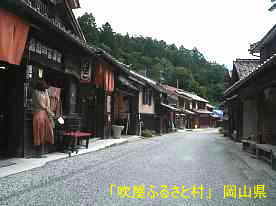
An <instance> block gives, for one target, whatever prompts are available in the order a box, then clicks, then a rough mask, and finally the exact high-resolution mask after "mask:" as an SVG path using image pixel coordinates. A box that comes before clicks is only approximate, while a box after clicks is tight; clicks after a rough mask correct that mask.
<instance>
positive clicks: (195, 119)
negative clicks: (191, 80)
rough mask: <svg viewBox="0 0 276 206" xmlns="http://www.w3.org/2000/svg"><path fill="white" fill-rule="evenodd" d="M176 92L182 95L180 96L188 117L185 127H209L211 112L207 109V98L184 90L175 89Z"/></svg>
mask: <svg viewBox="0 0 276 206" xmlns="http://www.w3.org/2000/svg"><path fill="white" fill-rule="evenodd" d="M177 93H178V94H180V95H181V96H183V97H184V98H182V99H183V101H184V111H185V112H186V113H187V114H188V115H189V116H188V117H189V118H187V128H191V129H197V128H206V127H211V114H212V112H210V111H208V110H207V103H208V100H206V99H204V98H202V97H200V96H198V95H196V94H194V93H191V92H187V91H184V90H177ZM180 104H181V103H180Z"/></svg>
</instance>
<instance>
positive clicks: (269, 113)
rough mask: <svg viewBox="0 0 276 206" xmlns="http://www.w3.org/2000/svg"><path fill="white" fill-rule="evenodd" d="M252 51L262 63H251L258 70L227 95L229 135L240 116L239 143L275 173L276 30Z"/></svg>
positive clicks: (251, 72)
mask: <svg viewBox="0 0 276 206" xmlns="http://www.w3.org/2000/svg"><path fill="white" fill-rule="evenodd" d="M249 51H250V53H251V54H253V55H254V56H259V57H260V59H259V60H252V61H254V62H257V65H258V66H254V69H251V70H250V72H247V75H245V76H244V77H243V78H241V79H239V80H237V81H236V82H232V83H233V84H232V85H231V86H230V87H229V88H228V89H227V90H226V91H225V93H224V97H225V101H226V104H225V107H227V108H228V110H230V112H228V113H229V120H231V121H229V122H230V123H229V130H230V135H231V131H232V130H231V129H232V128H233V127H234V126H233V125H234V123H235V121H233V120H236V119H235V114H237V113H239V120H236V121H237V122H238V123H236V127H235V129H236V130H237V132H235V133H236V134H237V138H236V139H237V140H238V141H242V142H243V146H244V147H243V148H244V149H250V151H251V152H253V153H254V154H256V156H257V158H259V157H263V159H265V160H267V161H268V162H269V163H270V164H271V165H272V168H273V169H276V138H275V137H276V129H275V123H276V117H275V114H276V107H275V105H276V98H275V94H276V92H275V91H276V89H275V88H276V84H275V75H276V74H275V63H276V56H275V54H274V53H275V51H276V26H274V27H273V28H272V29H271V30H270V31H269V32H268V33H267V34H266V35H265V36H264V37H263V38H262V39H261V40H260V41H259V42H257V43H255V44H252V45H251V46H250V49H249ZM235 69H236V70H237V68H235ZM234 72H236V71H234ZM238 108H240V110H238ZM231 110H232V111H231ZM233 122H234V123H233Z"/></svg>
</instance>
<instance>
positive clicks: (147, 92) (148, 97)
mask: <svg viewBox="0 0 276 206" xmlns="http://www.w3.org/2000/svg"><path fill="white" fill-rule="evenodd" d="M143 104H147V105H151V104H152V90H151V89H149V88H143Z"/></svg>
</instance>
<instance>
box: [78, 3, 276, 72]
mask: <svg viewBox="0 0 276 206" xmlns="http://www.w3.org/2000/svg"><path fill="white" fill-rule="evenodd" d="M80 3H81V7H82V8H81V9H77V10H75V14H76V15H77V16H79V15H82V14H83V13H84V12H92V13H93V15H94V16H95V18H96V22H97V25H98V26H101V25H102V24H104V23H105V22H109V23H110V24H111V25H112V28H113V30H114V31H115V32H118V33H121V34H126V33H127V32H128V33H129V34H131V35H142V36H148V37H153V38H156V39H158V40H164V41H166V42H167V43H169V44H172V43H175V44H176V45H177V46H180V45H183V46H184V47H185V48H188V49H191V48H193V47H197V48H198V49H199V51H201V52H202V53H203V54H204V55H205V57H207V59H208V60H211V61H216V62H218V63H220V64H225V65H227V67H228V68H229V69H232V61H233V60H234V59H235V58H249V57H251V56H250V55H249V54H248V48H249V44H250V43H253V42H256V41H258V40H260V39H261V38H262V37H263V36H264V35H265V34H266V33H267V32H268V30H269V29H270V28H272V26H273V25H274V24H275V23H276V22H275V23H274V20H275V19H276V11H274V12H269V11H268V8H269V6H270V5H271V3H270V0H169V1H168V0H159V1H158V0H139V1H131V0H115V1H110V0H80Z"/></svg>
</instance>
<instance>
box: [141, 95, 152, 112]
mask: <svg viewBox="0 0 276 206" xmlns="http://www.w3.org/2000/svg"><path fill="white" fill-rule="evenodd" d="M154 106H155V102H154V98H153V95H152V97H151V105H147V104H146V105H144V104H143V93H142V92H141V91H140V92H139V113H142V114H154V113H155V112H154V109H155V107H154Z"/></svg>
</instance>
